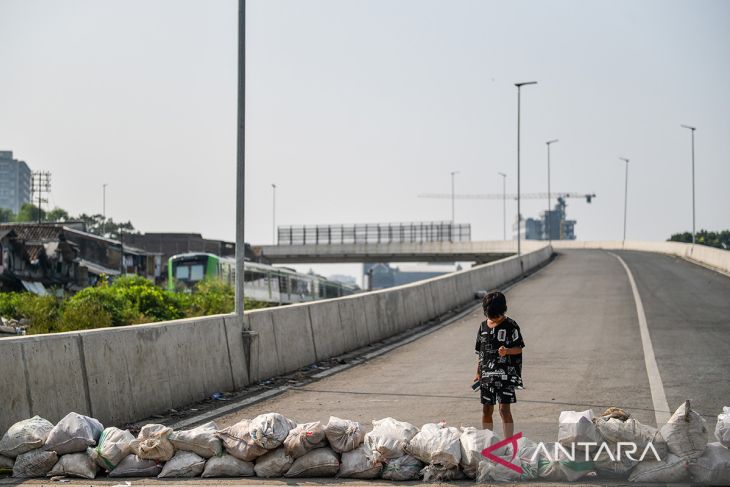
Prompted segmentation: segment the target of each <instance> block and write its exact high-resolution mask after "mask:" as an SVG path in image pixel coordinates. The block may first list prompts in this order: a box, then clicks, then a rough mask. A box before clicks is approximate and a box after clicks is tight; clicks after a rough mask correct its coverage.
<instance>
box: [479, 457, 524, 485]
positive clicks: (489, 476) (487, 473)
mask: <svg viewBox="0 0 730 487" xmlns="http://www.w3.org/2000/svg"><path fill="white" fill-rule="evenodd" d="M495 456H498V455H495ZM499 458H501V459H502V460H504V461H505V462H509V463H511V464H513V465H514V466H515V467H518V468H521V465H520V459H519V458H518V457H514V458H512V457H509V456H500V457H499ZM520 479H521V474H520V473H519V472H517V471H516V470H512V469H511V468H508V467H506V466H504V465H502V464H500V463H497V462H494V461H492V460H488V459H486V458H485V459H484V460H482V461H481V462H479V467H478V468H477V477H476V481H477V483H478V484H489V483H492V481H494V482H518V481H519V480H520Z"/></svg>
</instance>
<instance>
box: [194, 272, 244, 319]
mask: <svg viewBox="0 0 730 487" xmlns="http://www.w3.org/2000/svg"><path fill="white" fill-rule="evenodd" d="M184 301H185V304H186V308H187V315H188V316H206V315H216V314H222V313H232V312H233V311H234V309H235V292H234V290H233V287H231V286H229V285H228V284H225V283H223V282H221V281H216V280H205V281H201V282H199V283H198V284H197V285H196V286H195V289H194V290H193V292H192V293H190V294H189V295H188V297H187V299H185V298H184Z"/></svg>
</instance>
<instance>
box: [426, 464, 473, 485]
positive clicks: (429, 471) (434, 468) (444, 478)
mask: <svg viewBox="0 0 730 487" xmlns="http://www.w3.org/2000/svg"><path fill="white" fill-rule="evenodd" d="M420 476H421V477H423V481H424V482H451V481H452V480H461V479H463V478H464V472H462V471H461V470H459V467H458V466H457V467H449V468H447V467H444V466H442V465H434V464H431V465H426V466H425V467H423V468H422V469H421V472H420Z"/></svg>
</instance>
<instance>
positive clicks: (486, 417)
mask: <svg viewBox="0 0 730 487" xmlns="http://www.w3.org/2000/svg"><path fill="white" fill-rule="evenodd" d="M493 412H494V406H493V405H491V404H482V429H485V430H490V431H494V422H493V421H492V413H493Z"/></svg>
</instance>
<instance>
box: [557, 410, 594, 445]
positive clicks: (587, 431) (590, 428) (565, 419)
mask: <svg viewBox="0 0 730 487" xmlns="http://www.w3.org/2000/svg"><path fill="white" fill-rule="evenodd" d="M558 421H559V422H560V426H559V427H558V443H560V444H561V445H563V446H567V447H568V448H570V446H571V444H573V443H576V444H577V443H580V442H586V443H588V442H591V443H600V442H601V441H602V438H601V435H600V433H598V430H597V429H596V425H595V424H593V411H592V410H590V409H588V410H586V411H580V412H577V411H561V412H560V417H559V419H558Z"/></svg>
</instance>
